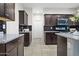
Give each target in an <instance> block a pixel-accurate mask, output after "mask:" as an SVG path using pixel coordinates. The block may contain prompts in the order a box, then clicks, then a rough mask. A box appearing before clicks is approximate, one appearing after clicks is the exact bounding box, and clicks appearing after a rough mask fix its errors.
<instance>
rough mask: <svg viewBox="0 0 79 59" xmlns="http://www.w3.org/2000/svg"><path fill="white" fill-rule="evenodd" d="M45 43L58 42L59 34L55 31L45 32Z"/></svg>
mask: <svg viewBox="0 0 79 59" xmlns="http://www.w3.org/2000/svg"><path fill="white" fill-rule="evenodd" d="M45 44H46V45H50V44H57V36H56V35H55V33H51V32H49V33H45Z"/></svg>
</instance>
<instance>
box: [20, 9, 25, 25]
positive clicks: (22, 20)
mask: <svg viewBox="0 0 79 59" xmlns="http://www.w3.org/2000/svg"><path fill="white" fill-rule="evenodd" d="M19 24H24V11H21V10H20V11H19Z"/></svg>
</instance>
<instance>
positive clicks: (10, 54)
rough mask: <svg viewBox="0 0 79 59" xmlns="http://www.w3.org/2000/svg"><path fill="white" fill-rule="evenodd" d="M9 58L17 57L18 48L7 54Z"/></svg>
mask: <svg viewBox="0 0 79 59" xmlns="http://www.w3.org/2000/svg"><path fill="white" fill-rule="evenodd" d="M7 56H17V48H16V47H15V48H13V49H12V50H11V51H10V52H8V53H7Z"/></svg>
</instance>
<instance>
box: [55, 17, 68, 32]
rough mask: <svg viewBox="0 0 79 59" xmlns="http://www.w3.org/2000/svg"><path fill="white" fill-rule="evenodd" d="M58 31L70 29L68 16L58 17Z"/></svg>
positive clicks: (56, 28) (56, 27)
mask: <svg viewBox="0 0 79 59" xmlns="http://www.w3.org/2000/svg"><path fill="white" fill-rule="evenodd" d="M55 30H56V31H64V32H67V31H69V26H68V18H58V19H57V25H56V26H55Z"/></svg>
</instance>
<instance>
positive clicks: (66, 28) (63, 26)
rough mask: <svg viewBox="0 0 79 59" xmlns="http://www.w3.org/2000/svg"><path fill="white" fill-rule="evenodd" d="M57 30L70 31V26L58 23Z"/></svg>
mask: <svg viewBox="0 0 79 59" xmlns="http://www.w3.org/2000/svg"><path fill="white" fill-rule="evenodd" d="M55 30H56V31H61V32H68V31H69V27H68V26H67V25H57V26H56V27H55Z"/></svg>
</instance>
